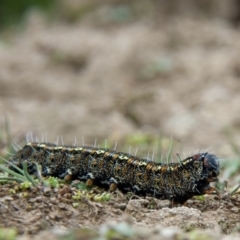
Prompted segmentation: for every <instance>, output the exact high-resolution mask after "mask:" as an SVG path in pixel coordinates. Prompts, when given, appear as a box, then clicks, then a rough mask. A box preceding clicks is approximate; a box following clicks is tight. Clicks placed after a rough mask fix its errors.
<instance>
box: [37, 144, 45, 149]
mask: <svg viewBox="0 0 240 240" xmlns="http://www.w3.org/2000/svg"><path fill="white" fill-rule="evenodd" d="M38 147H40V148H45V147H46V145H45V144H38Z"/></svg>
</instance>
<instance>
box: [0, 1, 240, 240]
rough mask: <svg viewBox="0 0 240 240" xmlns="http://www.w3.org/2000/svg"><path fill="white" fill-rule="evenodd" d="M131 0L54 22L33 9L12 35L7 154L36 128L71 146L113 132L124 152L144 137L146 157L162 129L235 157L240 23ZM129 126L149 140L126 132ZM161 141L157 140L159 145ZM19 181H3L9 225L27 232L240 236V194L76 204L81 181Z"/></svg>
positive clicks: (0, 204)
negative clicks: (174, 202)
mask: <svg viewBox="0 0 240 240" xmlns="http://www.w3.org/2000/svg"><path fill="white" fill-rule="evenodd" d="M123 6H125V5H123ZM126 6H127V5H126ZM126 6H125V8H124V7H122V6H120V7H119V6H118V7H116V6H110V5H106V6H102V7H101V6H99V7H98V8H96V9H95V10H94V11H90V12H89V13H88V14H86V15H84V17H83V18H81V19H79V20H78V21H75V22H73V23H69V22H65V21H54V22H48V21H47V20H46V19H45V18H44V17H43V16H42V15H41V14H40V13H38V12H35V11H33V12H31V13H29V16H28V18H27V19H26V23H25V25H24V26H23V27H22V28H20V29H19V30H18V31H9V32H8V31H6V32H4V33H2V34H1V36H0V66H1V67H0V126H1V129H2V130H1V132H2V133H1V136H2V137H1V139H3V140H2V143H1V147H0V148H1V152H0V154H1V155H2V156H6V155H7V148H6V145H7V142H16V143H18V144H20V145H21V144H23V142H24V141H25V137H26V136H27V138H28V139H30V140H31V135H33V136H37V137H38V139H40V140H39V141H41V138H42V136H44V137H43V138H44V140H46V138H47V140H48V141H50V142H54V141H56V139H57V137H59V138H61V137H60V136H63V141H64V143H66V144H72V143H74V141H75V138H76V139H77V142H78V144H79V145H82V143H83V142H84V144H85V145H92V144H94V141H95V139H97V141H98V142H99V143H102V142H104V139H107V140H108V141H109V142H110V143H112V144H113V145H114V144H115V142H117V143H118V150H119V151H120V150H121V151H129V146H130V145H131V144H133V145H134V146H135V145H138V147H139V151H138V154H137V155H139V156H141V154H147V153H146V151H145V149H144V150H141V147H142V145H141V143H142V142H141V140H139V138H142V136H151V137H152V138H154V139H157V138H158V137H159V135H160V134H162V135H164V136H166V138H167V139H169V138H171V137H172V138H173V139H174V141H176V142H178V144H179V145H178V146H180V147H179V148H178V149H176V151H183V152H187V153H188V152H191V153H192V152H195V151H196V150H197V149H200V150H206V149H210V151H211V152H213V153H215V154H217V155H218V156H220V157H221V158H222V159H227V160H229V161H230V160H234V159H235V157H236V156H235V152H234V151H233V148H232V147H231V144H230V141H231V140H232V139H233V141H234V143H235V144H236V146H240V117H239V114H238V112H239V110H240V109H239V108H240V107H239V106H240V105H239V103H240V95H239V90H240V41H239V39H240V31H239V27H237V26H236V25H234V24H232V22H230V21H227V20H226V19H224V18H221V17H219V16H217V17H206V16H201V15H199V14H198V15H193V14H192V15H191V14H175V15H171V17H166V16H165V15H161V14H159V15H157V16H156V15H154V17H149V15H148V12H145V15H144V16H143V17H141V18H138V17H136V16H135V15H134V13H132V12H131V8H129V9H128V8H126ZM149 11H150V10H149ZM119 13H123V16H124V17H125V18H124V19H123V20H122V18H121V17H122V15H121V14H120V15H118V14H119ZM116 16H117V17H116ZM119 16H120V17H119ZM128 17H129V18H128ZM6 119H7V120H6ZM6 121H7V123H8V126H9V128H10V130H9V131H8V132H7V133H6V132H5V129H4V128H5V127H4V124H5V123H6ZM9 133H10V134H9ZM129 136H135V138H136V139H137V140H136V141H135V142H133V143H132V142H131V141H126V139H128V140H129ZM152 143H153V141H150V142H149V144H148V146H150V147H149V148H150V149H148V150H149V151H152V149H155V152H156V148H157V146H156V145H151V144H152ZM155 143H156V142H154V144H155ZM144 144H145V142H144ZM144 148H145V147H144ZM134 151H135V150H134ZM237 161H239V159H238V160H237ZM228 177H229V174H226V173H225V172H224V169H223V172H222V174H221V176H220V181H221V182H223V181H225V180H226V181H228V182H229V184H230V187H234V186H235V185H236V184H238V183H239V177H238V174H237V177H235V178H234V179H229V178H228ZM15 187H16V186H15V185H11V183H9V184H4V185H0V188H1V190H0V195H1V198H0V213H1V218H0V227H1V228H12V227H14V228H16V230H17V233H18V234H19V239H32V237H33V236H34V239H41V238H43V237H44V238H46V239H50V238H51V239H54V238H56V239H58V238H62V237H72V235H71V234H73V235H74V236H75V237H77V238H79V239H93V238H98V239H126V238H127V237H129V238H132V239H146V238H149V239H176V237H179V239H201V238H197V237H196V236H200V237H201V236H203V239H206V238H205V237H206V236H207V237H208V239H230V238H231V239H234V238H236V239H237V238H239V237H240V234H239V229H240V228H239V227H240V225H239V221H240V217H239V208H240V196H239V193H236V194H234V195H233V196H228V195H227V194H223V193H222V194H221V197H217V196H206V197H205V198H204V200H203V199H193V200H189V201H188V204H187V206H180V207H176V208H169V207H168V204H169V203H168V202H167V201H160V200H157V199H148V198H147V199H145V198H138V197H136V198H134V197H133V198H131V199H129V198H128V197H127V196H125V195H122V194H121V193H118V194H117V193H115V194H112V198H111V200H110V201H108V202H104V203H103V202H96V201H93V200H91V199H90V200H89V199H88V198H82V199H81V200H80V201H79V202H78V206H75V207H74V206H73V202H74V201H73V199H72V198H71V196H72V194H73V192H74V191H75V190H74V188H73V187H72V186H65V187H61V188H59V189H52V190H49V191H47V192H44V190H43V189H40V190H39V189H38V190H36V189H32V190H28V191H26V193H24V192H22V191H20V190H17V191H16V192H12V191H11V189H14V188H15ZM97 191H101V190H97ZM120 223H122V225H121V224H120ZM124 224H125V225H124ZM85 227H86V228H88V229H91V231H88V230H87V229H84V228H85ZM69 229H75V230H74V231H73V232H71V233H69ZM93 229H95V230H96V231H94V230H93ZM196 229H197V230H196ZM69 234H70V235H71V236H70V235H69ZM108 234H110V235H108ZM111 234H113V235H111ZM114 234H116V235H114ZM124 234H129V235H124ZM191 234H193V235H191ZM194 234H195V235H194ZM229 234H231V235H229ZM108 237H109V238H108ZM110 237H112V238H110Z"/></svg>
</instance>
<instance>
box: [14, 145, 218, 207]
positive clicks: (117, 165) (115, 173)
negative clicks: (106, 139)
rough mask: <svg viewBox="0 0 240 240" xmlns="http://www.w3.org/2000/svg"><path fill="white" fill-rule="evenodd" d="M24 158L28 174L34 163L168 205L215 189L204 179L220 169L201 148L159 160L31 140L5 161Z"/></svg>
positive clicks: (51, 172) (215, 176)
mask: <svg viewBox="0 0 240 240" xmlns="http://www.w3.org/2000/svg"><path fill="white" fill-rule="evenodd" d="M25 160H26V161H27V163H28V171H29V173H30V174H34V173H36V166H35V164H34V162H37V163H39V164H40V165H41V166H42V174H43V176H55V177H59V178H61V179H64V178H65V179H68V180H69V179H72V180H73V179H80V180H85V181H87V184H89V185H90V184H92V183H94V184H96V185H107V186H108V187H109V188H110V190H115V189H116V188H118V189H120V190H122V191H132V192H134V193H135V194H137V195H148V196H153V197H156V198H159V199H169V200H170V201H171V202H172V203H173V204H184V203H185V202H186V201H187V200H188V199H190V198H191V197H193V196H194V195H203V194H207V193H208V194H213V193H216V189H215V188H213V187H211V186H210V182H214V181H217V180H218V175H219V172H220V165H219V159H218V158H217V157H216V156H215V155H213V154H209V153H207V152H205V153H198V154H195V155H193V156H191V157H188V158H186V159H184V160H182V161H179V162H178V163H169V164H161V163H156V162H153V161H148V160H146V159H140V158H137V157H135V156H132V155H130V154H126V153H121V152H116V151H110V150H108V149H101V148H93V147H72V146H59V145H55V144H50V143H34V142H33V143H28V144H26V145H25V146H24V147H23V148H22V149H20V150H19V151H17V152H16V154H15V155H14V156H13V157H12V159H11V162H12V163H14V164H16V165H17V166H19V167H22V162H23V161H25ZM11 168H12V167H11Z"/></svg>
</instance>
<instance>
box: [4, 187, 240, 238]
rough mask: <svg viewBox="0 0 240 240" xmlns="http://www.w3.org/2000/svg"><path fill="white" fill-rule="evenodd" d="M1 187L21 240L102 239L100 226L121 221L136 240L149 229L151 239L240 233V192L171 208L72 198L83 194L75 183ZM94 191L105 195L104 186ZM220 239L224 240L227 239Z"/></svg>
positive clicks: (116, 198)
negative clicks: (71, 236)
mask: <svg viewBox="0 0 240 240" xmlns="http://www.w3.org/2000/svg"><path fill="white" fill-rule="evenodd" d="M0 187H1V191H0V197H1V200H0V213H1V221H0V227H4V228H12V227H14V229H16V231H17V233H18V234H19V235H22V237H21V238H20V239H30V238H32V237H33V236H35V237H34V239H40V236H42V234H45V235H46V234H47V233H48V234H49V235H46V236H48V239H50V236H52V235H53V236H55V238H59V237H61V236H62V235H66V236H68V235H69V231H70V230H71V231H72V234H74V236H75V237H76V239H77V236H78V234H85V235H86V237H88V238H86V239H93V237H96V236H98V235H99V234H100V235H101V231H98V228H99V226H100V229H101V228H103V226H105V228H110V229H111V227H114V226H118V225H117V224H119V223H125V224H126V226H125V225H124V228H127V227H129V228H131V229H132V230H133V231H134V232H136V233H137V234H136V233H135V234H134V235H133V236H132V239H135V238H136V239H139V238H138V237H140V236H142V237H143V238H144V236H145V237H146V232H145V231H147V232H148V237H149V238H150V239H152V237H154V236H155V235H156V236H155V237H157V236H158V237H161V238H163V239H164V234H165V233H164V232H162V230H163V229H165V230H164V231H166V229H169V234H170V238H169V239H173V237H174V236H175V235H181V234H183V233H186V232H192V231H193V230H196V229H198V230H199V229H205V231H204V234H205V235H206V236H208V235H209V232H210V231H207V230H211V231H214V234H212V235H210V236H211V237H212V239H218V238H219V235H221V234H222V233H223V234H230V233H234V232H235V234H236V233H238V231H239V227H240V226H239V220H240V219H239V207H240V195H239V194H235V195H233V196H230V195H229V194H227V193H224V194H221V197H220V196H206V197H205V198H204V199H202V200H199V199H191V200H189V201H188V202H187V205H186V206H179V207H174V208H169V202H168V201H160V200H157V199H154V198H140V197H138V196H131V197H129V196H128V197H127V195H123V194H121V193H120V192H117V193H115V194H112V195H111V196H112V198H111V200H109V201H107V202H96V201H94V200H93V199H91V198H89V197H87V195H86V196H83V197H82V198H81V199H80V200H74V199H73V198H72V196H73V195H74V192H76V191H77V190H76V188H74V187H72V186H71V185H63V186H62V187H60V188H55V189H44V188H42V189H31V190H25V191H22V190H20V188H19V185H18V184H16V183H15V184H10V183H9V184H4V185H1V186H0ZM10 190H12V191H11V192H12V193H10ZM13 190H14V191H13ZM92 191H93V190H92ZM94 191H95V193H101V192H102V190H100V189H98V188H96V189H94ZM74 203H75V204H76V203H77V205H74ZM173 227H175V228H173ZM74 229H75V231H76V232H74ZM77 229H78V230H77ZM86 229H95V231H96V232H94V234H93V232H92V231H90V230H88V232H85V231H86ZM137 229H140V231H139V230H137ZM144 229H145V230H144ZM154 229H155V231H153V230H154ZM174 229H175V230H174ZM180 229H182V230H180ZM150 230H151V231H150ZM156 230H157V232H156ZM116 231H117V230H116ZM125 231H126V232H127V229H125V230H124V229H123V232H120V230H119V233H118V234H119V235H120V238H117V239H124V232H125ZM23 236H24V237H23ZM30 236H31V237H30ZM106 236H107V235H106ZM106 236H105V237H106ZM238 236H239V234H238ZM161 238H160V239H161ZM112 239H115V238H112ZM174 239H175V238H174ZM220 239H224V235H223V236H221V238H220Z"/></svg>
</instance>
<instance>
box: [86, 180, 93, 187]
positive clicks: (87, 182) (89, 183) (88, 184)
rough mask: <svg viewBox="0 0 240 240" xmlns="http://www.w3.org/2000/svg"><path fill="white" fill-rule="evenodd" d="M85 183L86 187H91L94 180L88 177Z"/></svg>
mask: <svg viewBox="0 0 240 240" xmlns="http://www.w3.org/2000/svg"><path fill="white" fill-rule="evenodd" d="M86 185H87V187H92V186H93V185H94V180H93V179H91V178H89V179H88V180H87V181H86Z"/></svg>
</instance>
